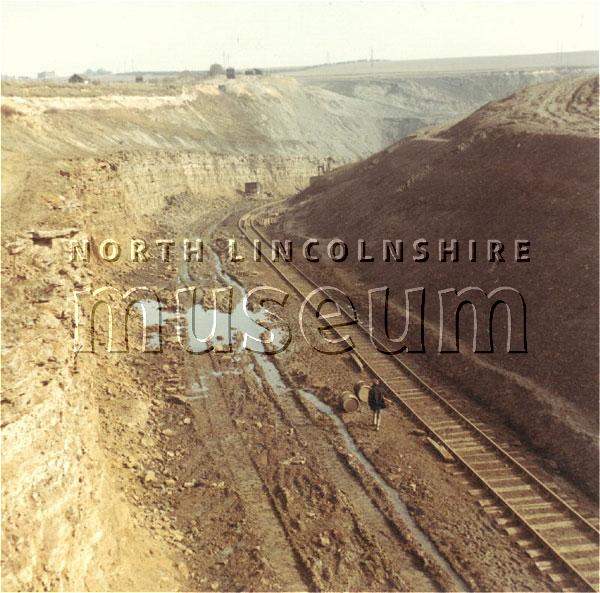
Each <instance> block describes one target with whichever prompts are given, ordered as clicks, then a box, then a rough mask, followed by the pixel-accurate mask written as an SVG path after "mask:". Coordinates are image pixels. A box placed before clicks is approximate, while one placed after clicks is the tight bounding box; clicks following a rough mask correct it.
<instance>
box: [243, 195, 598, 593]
mask: <svg viewBox="0 0 600 593" xmlns="http://www.w3.org/2000/svg"><path fill="white" fill-rule="evenodd" d="M262 208H264V206H263V207H261V208H259V209H257V210H253V211H252V212H250V213H247V214H245V215H244V216H242V217H241V218H240V220H239V223H238V226H239V229H240V231H241V232H242V234H243V235H244V236H245V237H246V239H247V240H248V241H249V242H250V243H251V244H252V243H253V241H254V240H256V239H258V240H260V241H262V242H265V243H269V239H268V238H267V237H266V236H265V235H264V234H263V233H262V232H261V231H260V230H258V229H257V227H256V224H255V221H254V217H255V215H256V212H257V211H258V210H261V209H262ZM264 261H266V262H267V263H268V264H269V265H270V266H271V267H272V268H274V269H275V271H276V272H277V274H278V275H279V276H280V277H281V278H282V279H283V280H285V281H286V282H287V283H288V284H289V285H290V286H291V287H292V289H294V290H295V291H296V292H297V293H298V294H299V295H300V297H301V298H305V297H306V296H307V295H308V294H309V293H311V292H312V291H313V290H314V289H315V288H317V285H316V284H315V283H314V282H313V281H312V280H311V279H310V278H309V277H308V276H307V275H306V274H305V273H304V272H303V271H302V270H300V269H299V268H298V267H297V266H296V265H294V264H293V263H291V262H284V261H276V262H274V261H272V260H271V259H270V258H268V257H265V258H264ZM327 296H328V297H329V298H332V299H333V300H334V301H335V296H334V295H330V294H327ZM338 304H339V303H338ZM339 306H340V309H341V310H342V311H343V312H344V313H345V314H346V315H347V316H348V317H350V316H349V314H348V313H347V312H346V311H344V309H343V306H342V305H341V304H339ZM352 320H353V319H352ZM343 333H344V335H345V336H348V337H349V339H350V340H351V342H352V345H353V351H354V353H355V354H356V355H357V356H359V358H360V359H361V360H362V361H363V363H364V364H365V365H366V366H367V367H369V369H370V370H371V371H372V372H373V373H374V374H375V375H377V376H378V377H379V378H380V379H381V380H382V381H383V383H384V384H385V385H386V386H387V388H388V389H389V391H390V393H391V394H392V395H393V397H394V398H395V399H396V401H397V402H398V403H399V404H401V405H402V406H403V408H404V409H406V410H407V411H408V412H409V413H410V414H411V415H412V416H413V417H414V418H415V419H416V420H417V421H418V422H419V423H420V424H421V425H422V426H423V428H424V429H425V430H426V431H427V433H428V434H429V435H430V437H431V438H433V439H434V440H435V441H436V442H438V443H440V444H442V445H443V446H444V447H445V448H446V449H447V450H448V451H449V452H450V453H451V454H452V455H453V456H454V457H455V459H456V460H457V462H458V463H459V464H460V465H462V467H463V468H464V469H465V471H466V472H467V473H468V474H470V476H471V478H472V479H473V480H474V482H475V483H477V484H478V486H479V487H478V488H475V489H473V490H472V491H471V494H473V495H474V496H475V497H476V499H477V502H478V504H479V505H480V506H481V507H483V509H484V510H485V511H486V512H487V513H489V514H490V515H492V516H493V517H494V519H495V520H496V522H497V523H498V524H499V525H500V526H501V528H502V529H504V531H505V532H506V533H507V535H509V536H511V537H513V538H514V539H515V540H516V542H517V544H518V545H519V546H520V547H522V548H523V549H524V550H525V552H526V553H527V554H528V555H529V557H530V558H532V561H533V562H535V565H536V566H537V568H538V569H539V570H540V572H542V573H543V574H544V575H545V576H546V577H547V578H548V579H549V580H550V581H551V582H552V583H553V584H554V586H555V587H556V588H558V589H560V590H561V591H581V590H589V591H600V572H599V555H600V547H599V530H598V527H597V525H595V524H594V523H593V522H592V521H591V520H589V519H587V518H586V517H584V516H583V515H582V514H580V513H579V512H578V511H577V510H576V509H575V508H573V506H572V504H570V503H569V502H568V501H567V500H565V499H564V498H563V497H561V496H560V495H559V494H558V493H557V492H555V491H554V490H553V489H552V488H551V487H550V486H549V485H547V484H546V483H545V482H544V481H543V480H541V479H540V478H538V477H537V476H535V475H534V474H533V473H532V472H531V471H530V470H529V469H527V468H526V467H525V466H524V465H523V464H522V463H521V461H520V460H519V459H518V455H517V454H515V453H511V452H509V451H508V450H507V449H508V447H505V446H503V444H502V443H500V442H497V441H496V440H495V438H494V436H493V435H492V434H491V433H490V431H488V430H487V429H486V428H484V425H483V423H480V422H478V421H477V420H475V419H472V418H468V417H467V416H466V415H465V413H463V412H461V411H460V410H458V409H457V407H456V402H453V401H452V399H451V398H448V397H445V396H444V395H442V394H440V393H439V392H438V391H436V390H435V389H434V388H432V387H431V386H430V385H429V384H428V383H427V382H426V381H425V380H424V379H423V378H422V377H420V376H419V375H418V374H417V373H415V372H414V371H413V370H411V369H410V368H409V367H408V366H407V365H406V363H405V362H403V361H402V360H401V359H400V357H398V356H396V355H393V354H390V353H386V352H380V351H379V349H377V348H374V347H373V344H372V342H371V337H370V335H369V330H368V328H367V327H366V326H363V325H362V324H361V323H360V322H357V323H355V324H354V325H351V326H346V327H344V330H343ZM373 339H374V340H375V342H377V344H378V347H379V348H380V349H381V350H383V351H385V348H384V346H383V345H382V344H381V342H379V341H378V340H377V338H376V337H374V338H373Z"/></svg>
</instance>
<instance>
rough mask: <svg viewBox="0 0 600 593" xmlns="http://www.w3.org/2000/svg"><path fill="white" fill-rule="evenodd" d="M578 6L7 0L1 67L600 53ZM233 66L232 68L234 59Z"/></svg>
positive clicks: (555, 0)
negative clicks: (573, 52) (596, 51)
mask: <svg viewBox="0 0 600 593" xmlns="http://www.w3.org/2000/svg"><path fill="white" fill-rule="evenodd" d="M598 16H599V15H598V3H597V2H595V1H585V2H583V1H579V0H544V1H530V0H517V1H512V0H472V1H465V0H461V1H452V0H448V1H439V0H438V1H436V2H430V1H422V2H417V1H413V0H405V1H402V0H398V1H385V2H383V1H362V2H358V1H353V2H350V1H341V0H338V1H333V2H325V1H307V2H298V1H293V2H292V1H289V2H286V1H282V0H278V1H274V2H265V1H256V0H252V1H250V0H249V1H245V2H229V1H226V0H225V1H221V0H220V1H199V0H189V1H177V0H171V1H167V0H154V1H148V0H138V1H133V0H127V1H114V0H112V1H111V0H101V1H97V0H89V1H87V0H78V1H67V2H65V1H61V2H57V1H54V0H46V1H44V0H39V1H32V0H2V1H1V2H0V19H1V20H0V33H1V34H2V41H1V44H2V45H1V47H2V50H1V51H2V53H1V55H0V71H1V72H2V73H3V74H8V75H27V76H32V75H35V74H36V73H37V72H39V71H42V70H54V71H56V72H57V74H59V75H67V74H71V73H73V72H82V71H84V70H86V69H87V68H92V69H97V68H104V69H107V70H111V71H113V72H122V71H131V70H146V71H147V70H207V69H208V67H209V65H210V64H211V63H213V62H220V63H223V62H226V63H227V62H228V63H229V65H231V66H235V67H238V68H244V67H263V68H268V67H282V66H298V65H309V64H322V63H327V62H339V61H347V60H358V59H368V58H370V55H371V50H372V51H373V56H374V58H375V59H393V60H410V59H421V58H443V57H464V56H490V55H511V54H528V53H547V52H557V51H565V52H566V51H579V50H597V49H598ZM225 65H227V64H225Z"/></svg>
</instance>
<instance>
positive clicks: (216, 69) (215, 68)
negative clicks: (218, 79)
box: [208, 64, 225, 77]
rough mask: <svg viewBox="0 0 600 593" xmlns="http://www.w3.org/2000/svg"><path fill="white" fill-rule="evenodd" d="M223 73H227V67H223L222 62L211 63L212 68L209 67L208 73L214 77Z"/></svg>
mask: <svg viewBox="0 0 600 593" xmlns="http://www.w3.org/2000/svg"><path fill="white" fill-rule="evenodd" d="M221 74H225V68H223V66H221V64H211V66H210V68H209V69H208V75H209V76H210V77H213V76H219V75H221Z"/></svg>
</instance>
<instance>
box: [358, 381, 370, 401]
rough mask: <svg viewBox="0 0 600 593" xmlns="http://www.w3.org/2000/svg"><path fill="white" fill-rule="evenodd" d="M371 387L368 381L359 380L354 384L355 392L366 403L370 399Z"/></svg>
mask: <svg viewBox="0 0 600 593" xmlns="http://www.w3.org/2000/svg"><path fill="white" fill-rule="evenodd" d="M369 389H370V387H369V384H368V383H367V382H366V381H359V382H358V383H357V384H356V385H355V386H354V394H355V395H356V397H358V399H359V400H360V401H361V402H365V403H366V402H368V401H369Z"/></svg>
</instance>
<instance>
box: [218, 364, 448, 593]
mask: <svg viewBox="0 0 600 593" xmlns="http://www.w3.org/2000/svg"><path fill="white" fill-rule="evenodd" d="M259 356H260V355H259ZM213 358H214V361H215V368H216V369H218V370H219V374H220V376H219V383H220V387H221V391H222V392H223V393H226V394H229V395H232V394H233V399H229V402H228V403H229V406H228V410H226V413H229V414H232V416H234V420H233V426H234V427H235V428H236V429H239V428H240V427H242V430H240V434H241V438H242V439H243V440H244V442H245V446H246V450H247V452H248V454H249V455H250V456H251V457H252V459H253V462H254V464H255V465H256V467H257V471H258V472H259V473H260V474H261V476H262V479H263V482H264V484H265V487H266V488H267V489H268V490H269V491H270V492H271V496H272V499H273V500H274V504H275V505H276V507H277V508H278V512H279V514H280V516H281V517H282V522H283V523H284V525H285V528H286V532H287V534H288V540H289V542H290V545H292V546H293V547H294V548H295V549H296V552H297V554H298V555H299V556H300V557H301V558H303V561H304V565H305V566H306V567H307V569H308V570H309V571H311V574H312V578H313V580H314V581H315V584H316V585H317V588H319V589H332V588H333V589H339V588H340V587H343V588H346V589H354V590H356V589H373V590H383V589H390V590H421V591H435V590H439V589H440V588H444V587H441V586H440V583H438V582H437V580H436V579H435V578H432V577H431V576H429V575H428V574H427V572H428V571H427V570H426V569H425V568H424V565H425V563H426V562H423V561H422V559H421V558H419V557H417V556H416V555H415V554H414V553H413V550H410V548H409V550H407V549H406V548H407V542H406V541H405V540H404V539H403V537H402V535H399V533H398V531H397V530H396V529H395V527H394V526H393V525H392V524H391V522H390V518H389V517H388V516H387V515H386V514H385V512H384V511H382V510H381V509H380V508H379V506H378V505H377V504H376V503H375V502H374V501H373V500H372V498H371V497H370V495H369V493H368V492H367V491H366V489H365V488H364V486H363V485H362V483H361V482H360V480H359V479H358V478H357V476H356V475H355V474H354V472H353V470H352V469H351V468H349V467H347V466H346V465H345V464H344V463H343V461H342V460H341V459H340V455H339V452H338V449H337V448H336V445H335V444H334V443H333V442H332V441H331V439H330V438H329V437H328V435H327V434H326V430H327V428H326V427H323V426H321V425H319V424H318V423H316V422H315V421H314V420H313V419H312V418H311V417H310V415H309V414H307V413H306V412H305V410H304V408H303V407H302V406H301V405H299V404H298V402H296V400H295V398H293V397H292V396H291V394H290V393H286V394H279V393H276V392H275V390H274V389H273V388H272V387H271V385H270V384H269V382H268V381H267V379H266V378H265V376H264V374H263V373H262V371H261V370H259V369H256V368H255V370H254V372H253V373H248V374H245V375H233V374H231V373H229V374H228V373H227V369H228V363H227V361H225V360H223V357H213ZM248 358H249V359H251V355H248ZM217 359H218V360H217ZM250 364H252V363H250ZM244 367H245V368H247V365H244ZM248 375H250V376H248ZM242 394H243V396H242ZM238 397H239V400H238V401H236V398H238ZM249 418H260V419H261V420H253V422H254V425H253V426H251V427H249V426H248V419H249ZM246 428H249V430H245V429H246ZM323 499H324V501H323ZM331 525H334V526H335V527H334V528H333V529H331V528H329V529H328V527H331ZM324 533H325V535H324ZM336 546H337V550H335V549H334V548H336ZM327 548H331V549H327ZM444 584H445V585H447V584H448V583H444Z"/></svg>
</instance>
